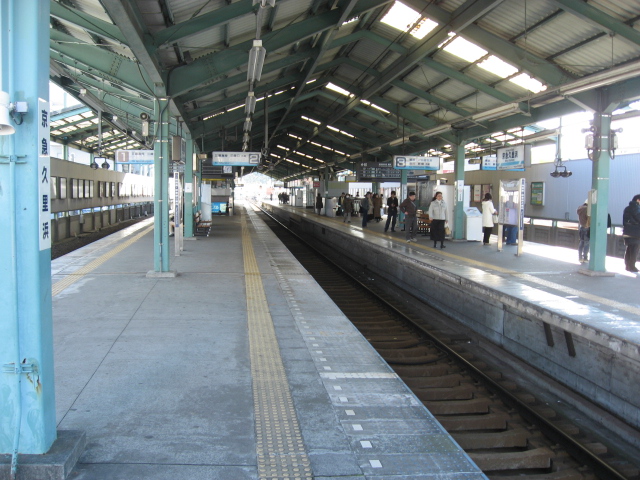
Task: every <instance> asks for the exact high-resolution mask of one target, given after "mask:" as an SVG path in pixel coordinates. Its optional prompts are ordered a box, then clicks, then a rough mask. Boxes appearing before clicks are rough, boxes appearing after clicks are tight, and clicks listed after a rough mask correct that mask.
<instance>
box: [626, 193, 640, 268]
mask: <svg viewBox="0 0 640 480" xmlns="http://www.w3.org/2000/svg"><path fill="white" fill-rule="evenodd" d="M622 235H623V237H624V244H625V245H626V246H627V248H626V250H625V252H624V264H625V267H626V269H627V271H628V272H634V273H635V272H637V271H638V269H637V268H636V259H637V258H638V250H640V195H636V196H635V197H633V198H632V199H631V201H630V202H629V205H628V206H627V207H626V208H625V209H624V212H623V213H622Z"/></svg>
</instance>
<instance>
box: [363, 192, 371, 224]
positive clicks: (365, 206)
mask: <svg viewBox="0 0 640 480" xmlns="http://www.w3.org/2000/svg"><path fill="white" fill-rule="evenodd" d="M370 209H373V206H372V205H371V192H367V193H366V194H365V196H364V198H363V199H362V200H361V201H360V212H361V213H362V228H366V227H367V221H368V220H369V210H370Z"/></svg>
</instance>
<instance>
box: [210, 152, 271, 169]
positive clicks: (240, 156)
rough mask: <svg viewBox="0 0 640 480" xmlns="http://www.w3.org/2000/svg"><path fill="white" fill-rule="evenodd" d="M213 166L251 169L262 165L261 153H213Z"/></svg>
mask: <svg viewBox="0 0 640 480" xmlns="http://www.w3.org/2000/svg"><path fill="white" fill-rule="evenodd" d="M211 164H212V165H230V166H235V167H243V166H244V167H251V166H256V165H259V164H260V153H259V152H212V154H211Z"/></svg>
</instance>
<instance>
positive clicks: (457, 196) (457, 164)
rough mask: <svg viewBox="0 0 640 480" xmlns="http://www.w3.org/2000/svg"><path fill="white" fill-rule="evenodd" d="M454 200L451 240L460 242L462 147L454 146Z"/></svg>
mask: <svg viewBox="0 0 640 480" xmlns="http://www.w3.org/2000/svg"><path fill="white" fill-rule="evenodd" d="M454 150H455V159H454V167H453V168H454V172H455V173H454V175H455V187H454V189H453V190H454V200H453V219H452V220H453V222H452V229H453V239H454V240H462V239H463V238H464V203H463V202H462V199H463V198H464V145H462V144H461V145H454Z"/></svg>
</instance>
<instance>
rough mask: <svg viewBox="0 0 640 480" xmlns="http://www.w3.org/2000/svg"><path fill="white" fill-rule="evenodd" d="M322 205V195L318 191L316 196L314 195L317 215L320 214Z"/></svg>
mask: <svg viewBox="0 0 640 480" xmlns="http://www.w3.org/2000/svg"><path fill="white" fill-rule="evenodd" d="M322 207H324V205H323V204H322V195H320V192H318V196H317V197H316V210H317V211H318V215H322Z"/></svg>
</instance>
